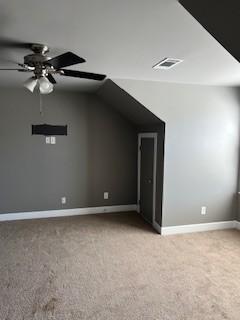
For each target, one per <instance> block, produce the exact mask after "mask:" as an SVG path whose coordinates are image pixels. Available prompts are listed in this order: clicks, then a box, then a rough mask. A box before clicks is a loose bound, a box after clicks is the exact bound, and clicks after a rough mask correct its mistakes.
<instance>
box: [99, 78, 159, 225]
mask: <svg viewBox="0 0 240 320" xmlns="http://www.w3.org/2000/svg"><path fill="white" fill-rule="evenodd" d="M97 94H98V96H99V97H100V98H101V99H103V101H104V102H105V103H106V104H108V105H109V106H111V108H113V109H114V110H116V111H117V112H119V113H120V114H122V115H123V116H124V117H126V118H127V119H128V120H129V121H131V122H132V123H133V125H135V126H136V130H137V132H138V133H141V132H156V133H157V141H158V143H157V186H156V199H157V201H156V205H155V219H156V222H157V223H158V224H159V225H160V226H161V225H162V198H163V175H164V142H165V123H164V122H163V121H162V120H161V119H159V118H158V117H157V116H156V115H154V114H153V113H152V112H151V111H150V110H148V109H147V108H146V107H145V106H144V105H142V104H141V103H139V102H138V101H137V100H136V99H134V98H133V97H132V96H131V95H129V94H128V93H127V92H126V91H124V90H123V89H121V88H120V87H119V86H117V85H116V84H115V83H114V82H113V81H111V80H107V81H106V82H105V83H104V85H103V86H102V87H101V88H100V89H99V90H98V92H97Z"/></svg>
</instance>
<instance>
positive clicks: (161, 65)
mask: <svg viewBox="0 0 240 320" xmlns="http://www.w3.org/2000/svg"><path fill="white" fill-rule="evenodd" d="M180 62H183V60H181V59H172V58H165V59H163V60H162V61H160V62H158V63H157V64H155V65H154V66H153V69H170V68H172V67H174V66H176V65H177V64H179V63H180Z"/></svg>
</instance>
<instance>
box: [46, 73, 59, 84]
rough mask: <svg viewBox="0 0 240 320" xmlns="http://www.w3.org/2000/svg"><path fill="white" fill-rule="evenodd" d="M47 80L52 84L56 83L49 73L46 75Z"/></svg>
mask: <svg viewBox="0 0 240 320" xmlns="http://www.w3.org/2000/svg"><path fill="white" fill-rule="evenodd" d="M47 78H48V80H49V81H50V82H51V83H52V84H56V83H57V81H56V80H55V79H54V77H53V76H52V75H51V73H49V74H48V75H47Z"/></svg>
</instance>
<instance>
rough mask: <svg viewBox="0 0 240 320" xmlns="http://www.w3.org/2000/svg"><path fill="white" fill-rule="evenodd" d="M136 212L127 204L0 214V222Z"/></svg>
mask: <svg viewBox="0 0 240 320" xmlns="http://www.w3.org/2000/svg"><path fill="white" fill-rule="evenodd" d="M136 210H137V205H136V204H129V205H121V206H106V207H89V208H76V209H60V210H48V211H32V212H16V213H3V214H0V221H12V220H26V219H41V218H53V217H67V216H79V215H88V214H97V213H107V212H128V211H136Z"/></svg>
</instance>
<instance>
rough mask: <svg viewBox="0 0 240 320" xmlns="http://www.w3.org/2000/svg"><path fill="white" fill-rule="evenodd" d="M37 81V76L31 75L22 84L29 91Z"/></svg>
mask: <svg viewBox="0 0 240 320" xmlns="http://www.w3.org/2000/svg"><path fill="white" fill-rule="evenodd" d="M37 82H38V80H37V78H35V77H31V78H29V79H27V80H26V81H25V82H24V83H23V86H24V87H25V88H27V89H28V90H29V91H31V92H33V91H34V89H35V87H36V85H37Z"/></svg>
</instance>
